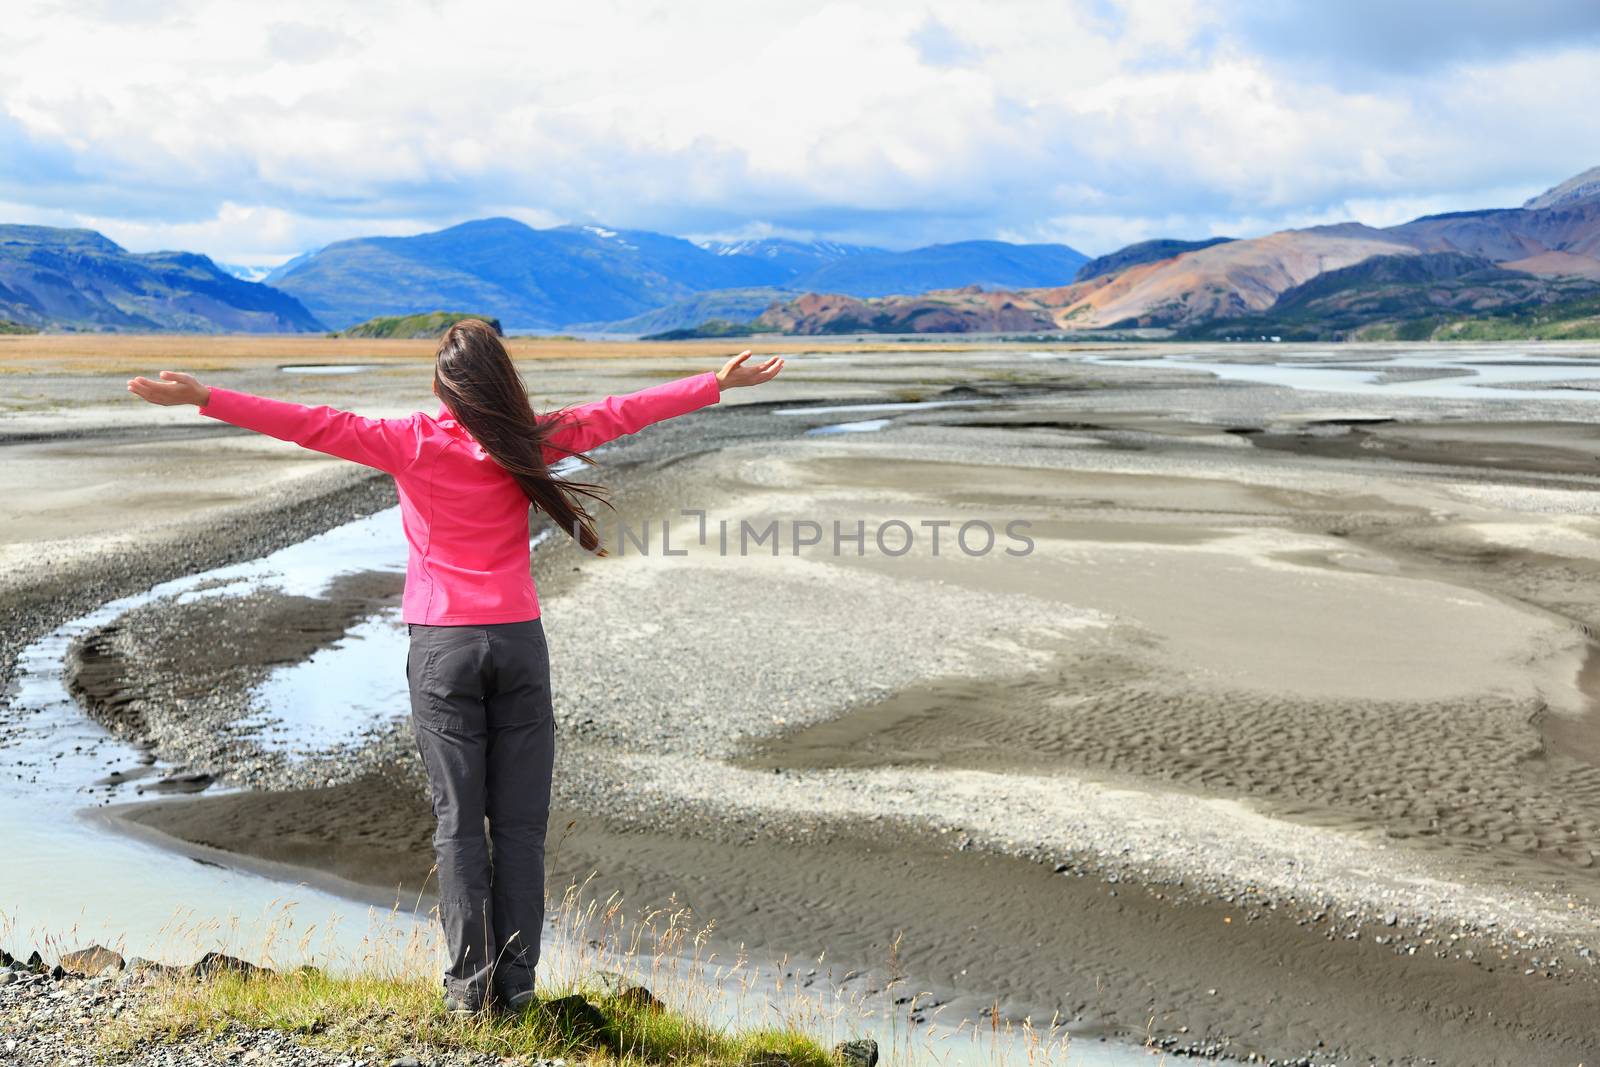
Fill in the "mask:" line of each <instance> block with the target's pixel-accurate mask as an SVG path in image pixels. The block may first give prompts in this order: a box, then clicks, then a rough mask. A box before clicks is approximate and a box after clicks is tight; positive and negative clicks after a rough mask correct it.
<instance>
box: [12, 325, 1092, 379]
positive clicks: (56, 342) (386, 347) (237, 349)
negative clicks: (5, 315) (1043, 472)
mask: <svg viewBox="0 0 1600 1067" xmlns="http://www.w3.org/2000/svg"><path fill="white" fill-rule="evenodd" d="M507 344H508V346H509V347H510V349H511V353H512V355H513V356H514V357H515V358H517V359H518V360H545V359H641V358H645V359H650V358H660V357H675V358H680V359H681V358H702V357H712V356H720V355H728V354H731V353H733V352H736V351H739V350H740V349H741V348H745V347H749V348H753V349H756V350H757V351H760V352H771V353H794V352H825V351H841V352H843V351H848V352H967V351H975V350H978V349H990V348H993V347H994V345H995V342H993V341H987V342H961V341H937V342H934V341H928V342H923V341H859V340H849V339H844V340H841V339H837V338H822V337H759V338H750V339H745V338H732V339H727V340H723V339H714V340H706V341H671V342H655V341H651V342H643V341H577V340H571V339H558V338H534V337H512V338H509V339H508V340H507ZM435 347H436V345H435V342H433V341H430V340H420V341H412V340H387V339H374V338H359V337H325V336H312V335H291V334H272V335H228V336H207V335H192V334H37V335H29V336H0V374H22V373H49V372H57V373H78V374H94V373H116V374H121V373H123V368H126V367H130V366H147V365H151V364H155V363H159V364H160V365H161V366H163V367H170V368H174V369H178V370H189V371H223V370H237V369H241V368H247V367H253V366H263V365H266V366H272V365H276V364H279V363H392V364H394V365H397V366H401V365H406V364H426V363H429V362H431V361H432V359H433V353H434V349H435ZM1030 347H1058V346H1054V345H1051V346H1038V345H1031V346H1030ZM1059 347H1068V346H1059Z"/></svg>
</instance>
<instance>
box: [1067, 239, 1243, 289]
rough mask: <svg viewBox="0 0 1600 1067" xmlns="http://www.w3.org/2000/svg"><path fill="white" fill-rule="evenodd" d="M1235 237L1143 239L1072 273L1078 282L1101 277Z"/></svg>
mask: <svg viewBox="0 0 1600 1067" xmlns="http://www.w3.org/2000/svg"><path fill="white" fill-rule="evenodd" d="M1232 240H1235V238H1232V237H1212V238H1209V239H1207V240H1204V241H1178V240H1174V239H1172V238H1169V237H1158V238H1156V239H1155V240H1153V241H1140V242H1139V243H1138V244H1131V245H1128V246H1127V247H1126V248H1119V249H1117V250H1116V251H1115V252H1112V253H1111V254H1109V255H1104V256H1097V257H1096V258H1094V259H1091V260H1090V261H1089V262H1087V263H1085V264H1084V265H1083V266H1081V267H1079V268H1078V273H1077V274H1075V275H1073V278H1072V280H1073V281H1075V282H1086V281H1088V280H1089V279H1090V278H1098V277H1100V276H1101V275H1103V274H1115V273H1116V272H1117V271H1119V270H1123V269H1125V268H1127V267H1132V266H1134V265H1136V264H1139V263H1155V262H1157V261H1159V260H1163V259H1171V258H1172V257H1173V256H1181V255H1183V253H1185V252H1197V251H1199V250H1200V249H1202V248H1210V247H1211V246H1212V245H1220V244H1227V243H1228V242H1229V241H1232Z"/></svg>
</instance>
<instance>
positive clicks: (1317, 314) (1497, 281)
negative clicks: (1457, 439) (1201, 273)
mask: <svg viewBox="0 0 1600 1067" xmlns="http://www.w3.org/2000/svg"><path fill="white" fill-rule="evenodd" d="M1597 296H1600V282H1596V281H1593V280H1590V279H1586V278H1572V277H1541V276H1539V275H1535V274H1530V273H1528V272H1526V271H1519V270H1507V269H1506V268H1504V267H1501V266H1497V265H1495V264H1494V263H1492V262H1490V261H1489V260H1487V259H1483V258H1481V257H1479V256H1469V255H1465V254H1463V253H1461V252H1424V253H1421V254H1419V255H1400V256H1374V257H1373V258H1371V259H1366V260H1362V261H1361V262H1360V263H1357V264H1355V265H1354V266H1349V267H1342V268H1340V269H1339V270H1332V271H1328V272H1326V273H1324V274H1319V275H1318V276H1317V277H1315V278H1313V279H1311V280H1310V281H1308V282H1305V283H1304V284H1302V285H1297V286H1295V287H1294V288H1292V289H1289V290H1286V291H1285V292H1284V293H1283V294H1282V295H1281V296H1279V297H1278V299H1277V300H1276V301H1275V302H1274V303H1273V305H1272V307H1271V308H1269V309H1268V310H1266V311H1264V312H1262V313H1260V314H1259V315H1255V316H1252V317H1249V318H1238V319H1217V320H1213V321H1210V322H1206V323H1202V324H1199V325H1197V326H1194V327H1191V328H1190V329H1188V330H1186V331H1184V336H1186V337H1190V338H1213V339H1214V338H1224V337H1229V336H1236V335H1241V334H1248V335H1251V336H1259V335H1260V334H1262V333H1266V334H1269V335H1274V336H1279V337H1283V338H1285V339H1286V340H1297V341H1300V340H1334V339H1338V338H1341V337H1350V336H1356V335H1358V334H1360V333H1362V331H1364V330H1367V329H1369V328H1371V327H1374V326H1376V325H1379V324H1382V325H1385V326H1387V327H1390V328H1391V330H1392V332H1393V333H1394V334H1395V336H1396V337H1397V338H1398V339H1401V340H1409V339H1419V340H1420V339H1422V338H1423V337H1424V336H1428V335H1431V333H1432V331H1433V328H1434V327H1435V326H1437V325H1438V324H1439V323H1441V322H1443V321H1445V320H1447V319H1452V318H1460V317H1467V316H1483V315H1488V314H1509V313H1512V312H1525V311H1529V310H1530V309H1535V308H1540V307H1546V306H1550V305H1560V304H1565V303H1570V302H1572V301H1575V300H1585V299H1589V300H1592V299H1594V298H1595V297H1597Z"/></svg>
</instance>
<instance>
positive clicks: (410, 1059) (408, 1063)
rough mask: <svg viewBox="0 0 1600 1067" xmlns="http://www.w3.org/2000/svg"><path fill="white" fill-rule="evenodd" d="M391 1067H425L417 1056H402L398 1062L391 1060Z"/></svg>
mask: <svg viewBox="0 0 1600 1067" xmlns="http://www.w3.org/2000/svg"><path fill="white" fill-rule="evenodd" d="M389 1067H423V1065H422V1061H421V1060H419V1059H417V1058H416V1057H415V1056H401V1057H400V1058H399V1059H397V1060H390V1061H389Z"/></svg>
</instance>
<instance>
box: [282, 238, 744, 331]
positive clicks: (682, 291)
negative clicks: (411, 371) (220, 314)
mask: <svg viewBox="0 0 1600 1067" xmlns="http://www.w3.org/2000/svg"><path fill="white" fill-rule="evenodd" d="M742 267H743V265H742V264H741V263H739V262H738V261H737V259H736V258H735V257H723V256H718V255H715V254H714V253H711V252H708V251H706V250H705V249H703V248H700V247H698V246H696V245H694V244H691V243H690V242H688V241H685V240H682V239H680V238H677V237H666V236H663V235H662V234H657V233H649V232H646V231H642V230H611V229H606V228H605V227H601V226H558V227H556V228H554V229H547V230H535V229H533V228H532V227H529V226H526V225H524V224H523V223H520V222H517V221H516V220H514V219H505V218H495V219H479V220H477V221H474V222H465V223H462V224H461V225H459V226H452V227H450V228H449V229H445V230H439V231H437V232H435V233H425V234H419V235H417V236H415V237H360V238H356V239H354V240H349V241H340V242H338V243H336V244H331V245H329V246H327V247H326V248H324V249H321V250H320V251H318V252H317V253H315V254H314V255H311V256H308V257H306V258H304V259H303V260H302V261H300V262H299V263H298V264H296V265H294V266H292V267H290V268H289V269H287V270H285V271H284V272H282V273H281V274H275V275H274V276H273V277H274V284H276V285H277V286H278V287H279V288H281V289H283V290H284V291H285V292H288V293H292V294H294V295H295V296H297V297H298V298H299V299H300V300H301V301H303V302H304V303H305V305H306V306H307V307H309V308H310V309H311V310H312V311H313V312H315V313H316V314H317V315H318V317H320V318H322V319H323V320H324V321H325V322H327V323H328V324H329V325H331V326H333V327H335V328H339V329H342V328H343V327H345V326H349V325H352V324H354V323H357V322H361V321H364V320H366V319H370V318H376V317H378V316H380V315H409V314H415V313H418V312H427V311H432V310H433V309H435V308H439V307H470V308H481V309H483V311H484V312H485V313H486V314H493V315H495V316H496V317H497V318H499V319H500V320H501V321H502V322H504V323H505V325H506V327H507V328H508V329H545V328H549V327H552V326H559V325H564V324H565V323H569V322H580V321H594V320H608V319H616V318H621V317H623V316H626V315H636V314H638V313H640V312H642V311H648V310H650V309H652V308H657V307H661V306H662V305H664V304H670V303H672V302H673V301H675V300H680V299H683V298H684V297H687V296H689V295H690V294H691V293H694V292H697V291H699V290H703V289H719V288H731V287H734V286H737V285H740V284H742V282H743V279H744V278H745V272H744V271H743V269H742Z"/></svg>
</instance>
